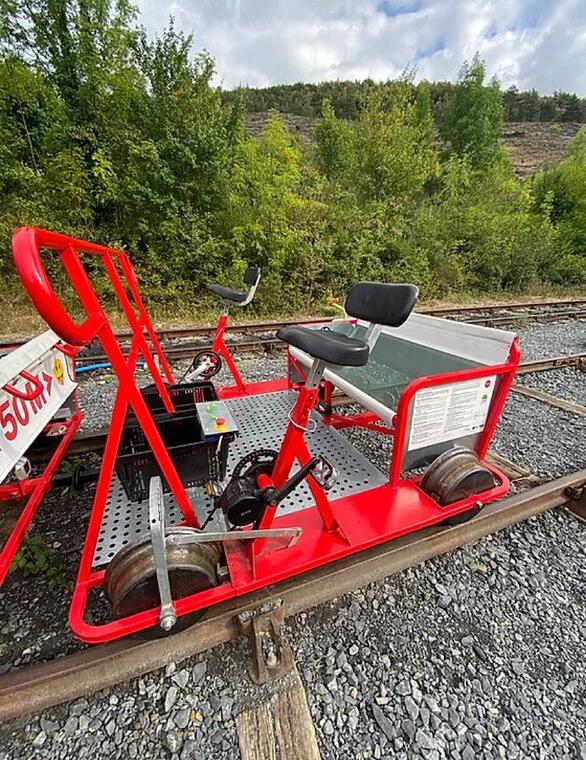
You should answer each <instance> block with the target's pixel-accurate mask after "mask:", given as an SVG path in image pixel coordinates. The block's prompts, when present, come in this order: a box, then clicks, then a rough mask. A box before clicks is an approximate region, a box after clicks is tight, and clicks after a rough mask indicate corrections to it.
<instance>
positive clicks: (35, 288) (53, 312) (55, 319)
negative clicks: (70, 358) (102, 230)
mask: <svg viewBox="0 0 586 760" xmlns="http://www.w3.org/2000/svg"><path fill="white" fill-rule="evenodd" d="M72 246H74V247H75V249H79V250H82V251H83V252H84V253H86V252H87V253H93V254H97V255H102V256H103V255H115V256H118V257H119V256H120V255H122V256H123V255H124V254H123V252H122V251H115V250H113V249H110V248H104V247H103V246H99V245H95V244H93V243H86V242H84V241H82V240H76V239H75V238H69V237H66V236H65V235H58V234H56V233H55V232H48V231H47V230H40V229H34V228H32V227H21V228H20V229H18V230H16V232H15V233H14V235H13V236H12V253H13V257H14V263H15V265H16V270H17V272H18V275H19V277H20V279H21V281H22V283H23V285H24V287H25V288H26V291H27V293H28V294H29V297H30V299H31V301H32V302H33V304H34V305H35V306H36V308H37V311H38V312H39V314H40V315H41V316H42V317H43V319H44V320H45V322H46V323H47V324H48V325H49V327H50V328H51V329H52V330H53V332H55V333H57V335H58V336H59V337H60V338H61V340H63V341H64V342H65V343H69V344H71V345H74V346H87V345H88V343H90V342H91V341H92V339H93V338H94V337H95V336H96V334H97V332H98V330H99V329H100V327H101V326H102V325H103V324H104V321H105V318H104V314H103V312H102V311H101V309H100V308H99V307H98V308H94V309H92V308H88V304H87V303H86V302H85V301H84V299H83V298H82V303H83V305H84V308H85V309H86V312H87V315H88V318H87V319H86V320H85V321H84V322H82V323H81V324H79V325H78V324H76V323H75V322H74V321H73V320H72V319H71V317H70V316H69V314H68V313H67V311H66V309H65V307H64V306H63V304H62V303H61V300H60V299H59V297H58V296H57V294H56V293H55V291H54V290H53V287H52V285H51V283H50V282H49V278H48V277H47V273H46V271H45V267H44V266H43V262H42V260H41V254H40V248H45V247H46V248H52V249H54V250H56V251H59V253H60V254H64V253H65V252H66V251H72V250H73V249H72ZM80 295H81V294H80Z"/></svg>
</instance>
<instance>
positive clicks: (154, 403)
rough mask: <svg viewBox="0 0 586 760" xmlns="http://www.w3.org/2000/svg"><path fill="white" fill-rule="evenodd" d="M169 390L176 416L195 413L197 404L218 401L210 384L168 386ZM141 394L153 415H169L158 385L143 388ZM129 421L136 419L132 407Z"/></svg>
mask: <svg viewBox="0 0 586 760" xmlns="http://www.w3.org/2000/svg"><path fill="white" fill-rule="evenodd" d="M167 389H168V391H169V395H170V396H171V399H172V401H173V406H174V407H175V413H176V414H182V413H184V412H193V411H194V410H195V405H196V404H199V403H201V402H202V401H216V399H217V398H218V395H217V393H216V389H215V388H214V386H213V384H212V383H210V382H199V383H178V384H177V385H168V386H167ZM140 392H141V395H142V397H143V398H144V400H145V402H146V405H147V406H148V408H149V409H150V411H151V414H159V413H163V414H166V413H167V410H166V409H165V405H164V404H163V400H162V398H161V397H160V396H159V391H158V390H157V386H156V385H147V386H146V388H141V391H140ZM127 419H136V416H135V414H134V410H133V409H132V407H129V408H128V414H127Z"/></svg>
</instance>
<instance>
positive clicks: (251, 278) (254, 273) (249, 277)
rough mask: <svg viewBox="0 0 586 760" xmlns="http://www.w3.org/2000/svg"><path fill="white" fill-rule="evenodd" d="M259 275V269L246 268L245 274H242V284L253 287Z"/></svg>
mask: <svg viewBox="0 0 586 760" xmlns="http://www.w3.org/2000/svg"><path fill="white" fill-rule="evenodd" d="M259 274H260V269H259V267H248V269H247V270H246V272H244V282H245V283H246V284H247V285H254V283H255V282H256V281H257V279H258V276H259Z"/></svg>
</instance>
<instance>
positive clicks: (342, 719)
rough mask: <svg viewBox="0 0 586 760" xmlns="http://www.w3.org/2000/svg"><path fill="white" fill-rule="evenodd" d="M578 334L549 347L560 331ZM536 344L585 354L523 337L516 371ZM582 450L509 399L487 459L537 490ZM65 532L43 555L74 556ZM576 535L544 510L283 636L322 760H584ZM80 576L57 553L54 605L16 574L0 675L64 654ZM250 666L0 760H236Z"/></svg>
mask: <svg viewBox="0 0 586 760" xmlns="http://www.w3.org/2000/svg"><path fill="white" fill-rule="evenodd" d="M576 325H577V329H576V330H575V331H574V332H573V333H572V330H570V329H568V331H567V333H566V334H565V338H567V342H566V343H563V336H562V332H563V330H562V328H566V327H568V328H570V327H572V328H573V327H576ZM542 328H543V329H546V330H547V332H548V333H552V334H553V336H554V337H552V338H551V342H550V343H549V344H548V347H547V348H546V349H544V353H543V354H541V355H543V356H548V355H554V354H558V353H562V352H564V351H567V352H575V351H582V350H584V346H582V347H575V346H576V345H577V344H578V342H579V340H580V337H579V336H580V334H581V335H582V339H583V336H584V325H583V324H582V325H580V324H579V323H568V324H567V325H566V324H565V323H563V324H553V325H547V326H545V325H537V326H532V327H528V328H526V329H523V330H522V331H521V332H522V345H523V350H524V356H525V358H536V357H537V356H538V355H540V354H539V351H540V349H539V346H538V341H539V336H538V335H537V333H536V332H535V331H538V330H539V329H542ZM527 333H531V335H530V337H529V339H528V347H529V352H530V353H531V352H533V351H534V352H535V354H534V355H530V356H528V355H527V349H526V346H525V338H526V334H527ZM570 333H572V334H570ZM544 340H546V339H545V338H544ZM547 340H549V339H547ZM571 340H574V344H573V346H572V345H571ZM284 358H285V357H284V355H283V354H281V353H274V354H272V355H268V356H260V355H257V354H251V355H247V356H241V355H240V356H239V357H238V365H239V368H240V369H241V371H242V373H243V375H244V376H245V378H246V379H247V380H249V381H252V380H260V379H267V377H279V376H282V374H283V371H284V366H285V362H284ZM555 372H556V373H558V375H559V378H560V379H558V380H557V381H556V379H555V378H554V379H553V380H551V381H543V382H544V383H547V382H551V383H552V384H553V385H555V383H556V382H557V384H558V390H557V391H556V390H554V389H553V385H552V387H544V386H541V387H543V389H544V390H548V392H551V393H555V395H560V396H563V393H562V390H564V389H571V390H568V391H567V392H568V393H570V394H571V395H572V397H571V398H570V396H569V395H568V396H565V397H567V398H570V400H575V401H578V402H579V403H582V402H583V401H584V399H583V400H580V399H578V398H577V397H575V394H577V393H579V389H580V383H581V382H582V379H583V377H584V376H581V377H579V376H578V375H574V374H572V375H571V377H570V375H568V376H566V375H565V374H563V373H566V372H567V371H566V370H556V371H555ZM571 372H572V373H576V372H577V371H576V370H571ZM177 374H178V376H180V374H181V373H180V372H178V373H177ZM550 374H551V373H540V374H539V375H537V374H536V375H533V376H526V377H525V378H523V381H524V382H525V381H527V382H528V383H529V384H530V383H531V382H532V381H533V379H534V378H536V380H535V382H537V383H540V382H542V380H541V378H544V377H548V376H549V375H550ZM143 377H144V382H148V375H146V373H145V374H144V376H143ZM219 381H220V382H226V378H225V377H222V376H220V378H219ZM535 387H540V386H535ZM114 388H115V383H114V381H113V380H112V379H111V378H109V377H108V376H107V375H106V376H104V375H103V374H102V375H101V376H100V375H95V376H94V377H93V378H87V377H86V378H84V379H83V380H82V382H81V384H80V394H81V398H82V404H83V406H84V407H85V409H86V416H87V418H88V419H87V423H86V425H87V427H86V429H98V428H101V427H103V426H104V425H106V424H107V422H108V419H109V412H110V410H111V404H112V399H113V393H114ZM347 434H348V435H349V436H350V437H351V439H352V441H353V442H354V443H355V445H356V446H357V448H359V449H360V450H361V451H362V452H363V453H365V454H366V455H367V456H368V457H369V458H370V459H371V461H373V463H375V464H376V465H377V466H378V467H379V468H381V469H383V470H384V469H385V468H386V467H387V466H388V455H389V451H390V447H389V441H388V439H386V438H385V439H384V440H383V438H382V437H381V436H377V435H373V434H371V433H369V432H366V431H364V430H352V431H348V432H347ZM585 440H586V419H584V418H580V417H577V416H575V415H570V414H567V413H566V412H562V411H560V410H557V409H552V408H551V407H549V406H547V405H545V404H542V403H540V402H537V401H534V400H532V399H528V398H524V397H521V396H519V395H515V394H512V395H511V396H510V398H509V400H508V402H507V405H506V408H505V411H504V413H503V418H502V420H501V423H500V425H499V428H498V430H497V434H496V437H495V441H494V448H495V450H496V451H497V452H498V453H500V454H502V455H503V456H505V457H507V458H509V459H511V460H513V461H514V462H516V463H518V464H521V465H524V466H526V467H528V468H529V469H531V470H532V471H534V472H536V473H537V474H539V475H541V476H542V477H544V478H550V477H558V476H560V475H562V474H566V473H568V472H572V471H575V470H576V469H579V468H582V467H586V455H585V454H584V441H585ZM51 498H54V499H58V498H59V495H58V494H55V495H53V496H52V497H49V499H51ZM75 498H77V497H74V502H75ZM59 504H61V502H59ZM51 505H52V502H51V501H50V500H49V501H48V502H46V504H45V505H44V507H42V508H41V512H43V510H44V509H46V508H47V506H48V508H49V510H50V509H51ZM53 507H54V508H56V507H57V502H53ZM76 507H77V508H78V512H79V514H77V512H76V518H75V521H74V522H72V523H71V529H72V533H75V532H76V531H78V530H79V527H76V522H77V524H78V525H79V526H80V525H81V524H83V523H84V522H85V519H86V515H87V509H88V507H89V493H88V494H87V495H86V494H85V492H84V494H82V497H81V498H80V499H79V504H75V503H74V505H73V506H72V509H75V508H76ZM39 514H41V513H39ZM43 514H44V515H46V517H42V518H41V517H39V518H37V520H36V521H35V525H34V526H33V533H34V532H41V533H45V532H46V531H49V532H50V531H51V530H53V531H54V526H53V527H51V525H50V523H51V520H50V517H51V512H50V511H46V512H43ZM63 519H64V520H65V517H64V518H63ZM78 521H79V522H78ZM68 529H69V528H68V527H67V530H68ZM67 530H65V531H62V534H63V535H62V536H53V535H49V541H50V542H51V541H54V542H55V543H59V542H60V543H63V542H64V540H65V541H66V542H69V544H70V545H73V540H72V538H70V537H69V535H68V534H67ZM585 531H586V526H584V524H582V523H580V522H578V521H577V520H576V519H575V518H573V517H572V516H570V515H568V514H567V513H566V512H564V511H563V510H556V511H553V512H551V513H548V514H546V515H543V516H541V517H539V518H533V519H531V520H529V521H528V522H526V523H524V524H521V525H517V526H514V527H512V528H510V529H508V530H506V531H503V532H501V533H499V534H496V535H494V536H491V537H489V538H485V539H483V540H481V541H479V542H478V543H476V544H475V545H473V546H470V547H465V548H463V549H461V550H458V551H455V552H452V553H451V554H449V555H446V556H443V557H437V558H435V559H433V560H431V561H429V562H426V563H425V564H424V565H421V566H419V567H416V568H413V569H410V570H407V571H405V572H404V573H401V574H399V575H396V576H393V577H390V578H388V579H385V580H384V581H381V582H379V583H375V584H371V585H370V586H368V587H367V588H365V589H361V590H359V591H356V592H354V593H352V594H349V595H346V596H344V597H341V598H339V599H337V600H334V601H333V602H331V603H328V604H325V605H321V606H319V607H317V608H315V609H314V610H312V611H310V612H308V613H303V614H301V615H297V616H295V617H294V618H292V619H291V620H290V621H289V624H288V637H289V640H290V641H291V643H292V645H293V649H294V654H295V659H296V662H297V667H298V669H299V672H300V674H301V677H302V680H303V682H304V685H305V688H306V692H307V698H308V702H309V705H310V709H311V713H312V717H313V720H314V723H315V726H316V732H317V739H318V743H319V746H320V751H321V753H322V757H324V758H328V759H329V758H356V759H357V760H358V759H360V760H363V759H365V758H371V757H374V758H391V757H392V758H400V759H401V760H407V759H408V758H409V759H410V758H424V759H425V760H442V759H443V758H450V760H474V758H483V759H486V760H489V759H490V760H492V758H502V760H509V758H512V759H513V760H516V759H517V758H523V759H525V758H527V759H529V758H531V759H533V758H539V759H540V760H541V758H556V760H557V758H561V760H574V759H576V758H577V760H586V707H585V704H586V665H585V663H586V640H585V639H584V636H583V631H584V629H585V627H586V591H585V589H586V583H585V581H586V561H585V560H586V556H585V554H586V550H585V547H586V540H585V539H586V533H585ZM79 532H80V533H81V531H79ZM63 536H65V537H66V538H65V539H64V538H63ZM57 549H61V547H57ZM77 561H78V552H74V551H71V552H70V553H69V554H68V555H67V560H66V563H67V568H66V569H65V571H64V574H63V580H64V583H63V585H62V586H60V587H58V589H57V590H56V591H53V592H51V593H53V594H58V597H52V596H51V593H50V592H49V589H48V586H47V579H45V578H43V577H41V578H32V579H31V578H24V577H23V576H22V575H21V571H17V573H14V575H13V576H12V577H10V578H9V579H8V582H7V584H5V586H4V588H3V589H1V590H0V605H2V609H3V610H5V612H6V616H7V618H8V622H7V623H5V625H4V627H3V628H2V629H0V632H1V636H0V660H1V662H3V663H4V668H10V667H13V666H15V665H22V664H25V663H27V662H29V661H33V660H36V659H43V657H46V656H54V655H55V654H56V653H57V652H58V651H59V652H67V651H70V650H71V648H73V647H75V645H76V642H73V640H72V637H71V634H69V633H68V632H67V628H66V613H65V609H66V606H67V604H68V602H69V598H70V590H69V589H68V588H67V583H68V582H70V580H72V578H73V574H74V572H75V569H76V566H77ZM69 564H70V565H71V571H70V570H69ZM55 599H57V601H55ZM14 600H16V601H14ZM23 600H24V603H23ZM49 607H50V608H51V610H52V611H53V613H54V614H52V615H50V614H49V612H50V611H51V610H49ZM35 621H36V622H35ZM34 622H35V624H38V625H39V626H41V627H43V626H44V627H45V628H47V627H48V629H49V630H48V632H45V633H43V634H40V633H39V632H38V631H36V629H35V628H34V626H33V623H34ZM22 630H25V631H26V635H25V636H24V637H22V636H21V635H20V634H21V632H22ZM42 637H43V638H42ZM36 638H38V639H39V641H38V642H37V641H36ZM247 656H248V643H247V642H245V641H242V640H241V641H237V642H234V643H232V644H229V645H225V646H221V647H218V648H215V649H213V650H211V651H209V652H207V653H205V655H204V656H199V657H196V658H191V659H190V660H187V661H185V662H183V663H178V664H177V665H171V666H169V667H168V668H167V669H165V670H161V671H157V672H155V673H152V674H149V675H147V676H145V677H143V678H140V679H136V680H134V681H132V682H129V683H126V684H123V685H120V686H118V687H116V688H113V689H109V690H106V691H103V692H100V693H98V694H95V695H92V696H90V697H88V698H87V699H82V700H77V701H76V702H74V703H72V704H68V705H62V706H60V707H56V708H52V709H50V710H46V711H44V712H43V713H41V714H38V715H35V716H31V717H29V718H25V719H21V720H16V721H12V722H10V723H9V724H7V725H5V726H2V727H0V760H21V758H48V759H49V760H53V759H55V760H57V758H78V757H79V758H86V757H87V758H92V760H93V759H94V758H95V760H101V759H102V758H108V759H109V758H124V759H126V758H135V757H144V758H171V760H191V759H195V758H206V760H207V758H214V759H215V758H226V759H227V760H228V759H231V758H237V757H238V756H239V753H238V747H237V736H236V730H235V725H234V718H235V716H237V715H238V714H239V713H240V712H241V711H242V710H244V709H247V708H249V707H250V706H251V705H255V704H259V703H262V702H263V701H265V700H266V699H267V698H268V696H269V695H270V693H271V689H273V688H274V687H264V688H263V689H260V690H259V689H258V688H257V687H254V686H252V684H251V682H250V681H249V679H248V676H247V674H246V668H245V661H246V658H247Z"/></svg>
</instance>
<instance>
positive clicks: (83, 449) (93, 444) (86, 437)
mask: <svg viewBox="0 0 586 760" xmlns="http://www.w3.org/2000/svg"><path fill="white" fill-rule="evenodd" d="M279 343H281V341H279ZM562 367H583V368H585V369H586V353H583V354H568V355H566V356H554V357H550V358H548V359H532V360H529V361H525V362H521V364H520V365H519V368H518V370H517V374H518V375H525V374H529V373H531V372H546V371H548V370H552V369H561V368H562ZM515 390H517V388H515ZM519 392H521V393H523V392H525V395H530V392H526V391H525V390H519ZM541 400H542V401H544V400H545V399H543V398H542V399H541ZM342 402H343V399H342V400H340V399H338V403H342ZM568 403H569V402H568ZM567 411H568V410H567ZM106 433H107V430H106V429H105V428H104V429H102V430H97V431H82V432H78V433H77V434H76V435H75V437H74V439H73V441H72V442H71V445H70V448H69V455H72V454H86V453H89V452H92V451H100V450H101V449H102V448H103V447H104V441H105V439H106ZM42 455H43V452H39V458H40V457H42Z"/></svg>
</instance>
